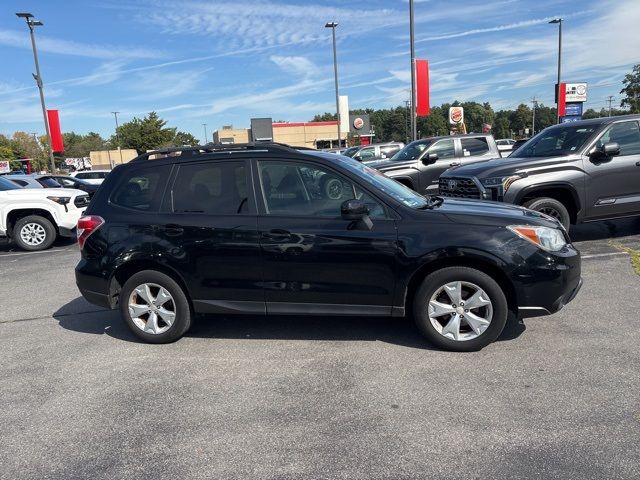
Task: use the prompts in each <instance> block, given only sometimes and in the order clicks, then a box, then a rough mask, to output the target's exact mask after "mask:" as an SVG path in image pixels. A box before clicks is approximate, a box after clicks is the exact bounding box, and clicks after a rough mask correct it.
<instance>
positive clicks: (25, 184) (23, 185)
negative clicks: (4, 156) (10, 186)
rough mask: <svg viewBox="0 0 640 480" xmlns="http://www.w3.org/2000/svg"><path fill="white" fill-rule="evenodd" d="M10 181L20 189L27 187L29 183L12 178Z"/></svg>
mask: <svg viewBox="0 0 640 480" xmlns="http://www.w3.org/2000/svg"><path fill="white" fill-rule="evenodd" d="M11 181H12V182H13V183H15V184H16V185H20V186H21V187H26V186H27V185H29V182H25V181H24V180H15V179H13V178H12V179H11Z"/></svg>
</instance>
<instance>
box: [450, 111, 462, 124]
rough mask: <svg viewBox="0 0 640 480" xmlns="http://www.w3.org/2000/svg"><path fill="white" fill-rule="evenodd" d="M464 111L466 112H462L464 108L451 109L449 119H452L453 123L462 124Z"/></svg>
mask: <svg viewBox="0 0 640 480" xmlns="http://www.w3.org/2000/svg"><path fill="white" fill-rule="evenodd" d="M463 111H464V110H462V108H460V107H451V109H450V111H449V117H450V119H451V123H460V122H462V116H463Z"/></svg>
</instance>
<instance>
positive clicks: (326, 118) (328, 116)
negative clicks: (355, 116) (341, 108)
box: [311, 112, 338, 122]
mask: <svg viewBox="0 0 640 480" xmlns="http://www.w3.org/2000/svg"><path fill="white" fill-rule="evenodd" d="M337 119H338V115H336V114H335V113H329V112H324V113H323V114H322V115H316V116H315V117H313V120H311V121H312V122H328V121H330V120H337Z"/></svg>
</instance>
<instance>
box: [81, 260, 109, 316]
mask: <svg viewBox="0 0 640 480" xmlns="http://www.w3.org/2000/svg"><path fill="white" fill-rule="evenodd" d="M97 268H98V266H96V265H95V264H93V262H87V261H85V260H84V259H82V260H80V263H78V265H77V266H76V285H77V287H78V290H80V293H81V294H82V296H83V297H84V298H85V300H87V301H88V302H89V303H93V304H94V305H98V306H99V307H104V308H109V309H112V308H115V301H114V298H113V296H112V295H111V294H110V292H109V280H108V279H106V278H104V276H103V275H102V272H100V271H99V270H96V269H97Z"/></svg>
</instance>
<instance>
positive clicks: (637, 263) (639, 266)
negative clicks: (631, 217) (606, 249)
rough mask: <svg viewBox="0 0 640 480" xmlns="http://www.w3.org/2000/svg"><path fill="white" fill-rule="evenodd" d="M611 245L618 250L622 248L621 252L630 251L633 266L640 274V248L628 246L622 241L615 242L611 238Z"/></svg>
mask: <svg viewBox="0 0 640 480" xmlns="http://www.w3.org/2000/svg"><path fill="white" fill-rule="evenodd" d="M609 245H611V246H612V247H613V248H615V249H616V250H620V251H621V252H626V253H628V254H629V256H630V257H631V266H632V267H633V269H634V270H635V271H636V273H637V274H638V275H640V250H636V249H635V248H630V247H626V246H624V245H622V244H621V243H618V242H615V241H613V240H609Z"/></svg>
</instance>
